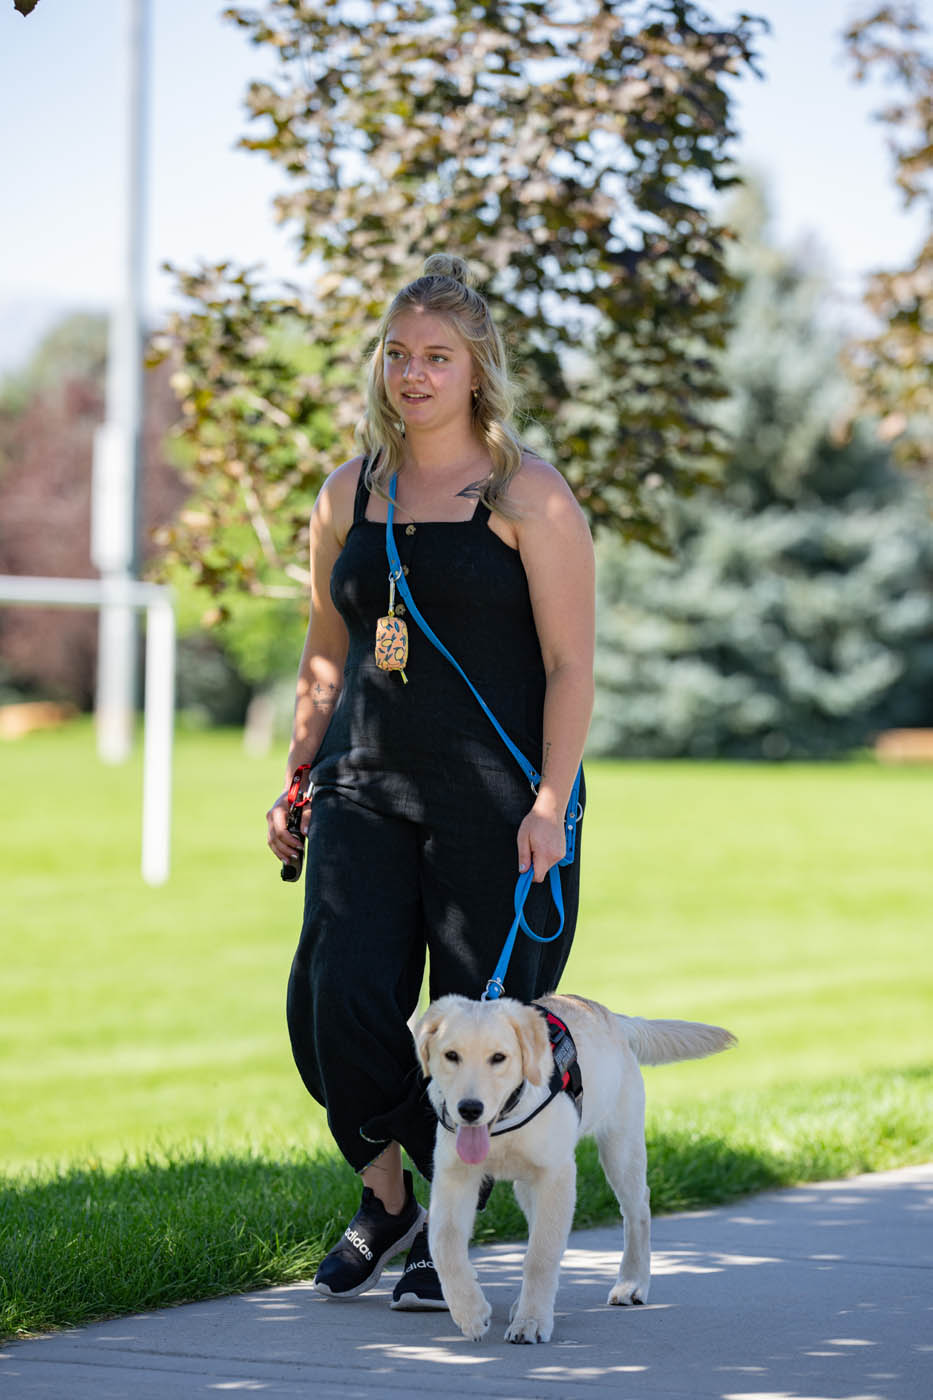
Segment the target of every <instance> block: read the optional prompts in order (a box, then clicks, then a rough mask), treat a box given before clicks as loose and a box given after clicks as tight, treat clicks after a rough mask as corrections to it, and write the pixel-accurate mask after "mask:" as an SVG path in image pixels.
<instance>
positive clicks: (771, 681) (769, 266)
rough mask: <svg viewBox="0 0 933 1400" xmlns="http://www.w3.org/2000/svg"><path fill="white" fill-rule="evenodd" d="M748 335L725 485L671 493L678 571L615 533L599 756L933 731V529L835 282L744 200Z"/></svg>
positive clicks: (797, 745) (733, 353)
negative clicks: (896, 727) (848, 352)
mask: <svg viewBox="0 0 933 1400" xmlns="http://www.w3.org/2000/svg"><path fill="white" fill-rule="evenodd" d="M733 222H734V223H735V224H736V225H738V226H741V227H744V228H745V230H746V236H745V240H744V241H743V243H742V244H741V245H740V246H739V247H738V248H737V249H736V253H735V260H734V269H733V270H734V271H735V273H736V275H737V276H738V277H739V278H740V279H741V283H742V292H741V295H740V298H739V301H738V306H737V315H736V325H735V328H734V330H733V332H732V335H731V336H730V340H729V344H728V348H727V350H726V352H725V355H724V356H723V362H722V371H723V374H724V377H725V378H726V379H727V381H728V382H729V383H730V385H731V386H732V392H731V394H730V397H729V398H728V399H727V400H725V401H724V402H723V403H722V404H721V405H720V409H719V412H720V416H721V421H722V426H723V427H724V429H725V430H726V431H728V432H729V434H730V437H731V439H732V442H733V447H732V451H731V453H730V456H729V459H728V461H727V463H726V466H725V470H724V472H723V476H722V483H721V490H720V491H719V492H718V493H704V495H703V497H702V499H701V498H700V497H696V498H693V499H686V500H677V499H673V498H672V499H671V500H670V503H669V511H670V533H671V536H672V539H673V541H674V546H675V559H673V560H665V559H663V558H660V557H659V556H658V555H657V554H651V553H650V552H649V551H647V550H646V549H644V548H642V547H641V546H638V545H634V546H626V547H624V548H623V547H619V546H618V545H617V544H615V543H614V542H612V541H604V542H603V544H602V547H601V558H600V570H599V575H598V577H599V608H598V653H597V667H596V672H597V704H596V713H595V716H594V721H593V726H592V730H591V746H592V748H593V749H594V751H596V752H600V753H623V754H634V755H659V756H668V757H670V756H691V757H695V756H708V757H714V756H715V757H745V758H768V759H778V758H789V757H816V756H824V755H827V754H833V753H839V752H844V751H846V750H849V749H852V748H855V747H857V746H859V745H860V744H863V743H865V742H866V741H867V740H868V739H869V738H870V737H871V736H872V735H873V733H874V732H876V731H877V730H878V729H880V728H883V727H887V726H888V725H890V724H924V723H927V724H928V723H930V722H931V721H933V702H931V696H933V590H931V584H933V525H931V523H930V521H929V518H928V516H927V513H926V512H925V511H924V510H922V509H918V508H917V501H916V496H917V489H916V487H914V486H912V485H911V484H910V483H909V482H908V481H907V480H906V479H905V478H904V477H903V476H902V475H901V474H900V473H899V472H897V471H896V470H895V469H894V468H893V467H892V465H891V462H890V460H889V453H888V451H887V449H886V448H885V447H883V446H882V445H880V444H879V443H878V442H877V441H876V440H875V439H874V437H873V435H872V434H871V433H870V432H869V431H868V430H867V428H866V426H865V425H864V424H857V425H856V427H855V429H854V430H853V431H852V432H851V435H850V437H849V439H848V440H847V441H844V440H841V439H840V437H839V434H838V431H837V427H838V424H839V422H840V420H841V417H842V415H843V414H844V413H845V411H846V409H847V402H846V400H847V397H848V395H849V393H850V391H849V389H848V386H847V385H846V383H845V381H844V379H843V377H842V375H841V373H840V370H839V368H838V355H839V345H838V343H837V341H836V338H835V335H834V333H832V332H829V331H827V330H826V329H825V328H823V327H822V323H821V318H820V316H819V310H820V301H821V298H822V296H823V294H824V293H823V288H822V285H821V281H820V278H819V276H818V275H817V274H815V273H813V272H811V271H809V270H808V269H806V268H803V267H800V266H797V265H795V264H794V263H793V262H791V261H790V260H789V259H788V258H787V257H786V256H785V255H783V254H782V253H780V252H779V251H778V250H777V249H775V248H774V247H773V246H771V244H770V242H769V241H768V237H767V219H766V210H765V207H764V203H763V201H762V200H761V198H760V196H756V194H755V191H754V190H751V189H750V190H749V191H748V192H747V194H746V195H745V196H744V198H743V201H742V205H741V207H736V208H735V211H734V214H733Z"/></svg>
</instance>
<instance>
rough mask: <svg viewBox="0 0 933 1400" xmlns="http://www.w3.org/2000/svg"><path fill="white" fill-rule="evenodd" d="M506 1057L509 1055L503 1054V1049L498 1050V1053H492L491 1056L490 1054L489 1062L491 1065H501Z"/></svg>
mask: <svg viewBox="0 0 933 1400" xmlns="http://www.w3.org/2000/svg"><path fill="white" fill-rule="evenodd" d="M506 1059H508V1056H507V1055H503V1053H502V1051H501V1050H497V1051H496V1053H495V1054H494V1055H490V1056H489V1063H490V1064H491V1065H501V1064H502V1062H503V1060H506Z"/></svg>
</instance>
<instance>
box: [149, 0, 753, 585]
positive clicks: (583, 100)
mask: <svg viewBox="0 0 933 1400" xmlns="http://www.w3.org/2000/svg"><path fill="white" fill-rule="evenodd" d="M227 14H228V15H229V17H230V18H231V19H232V20H233V21H234V22H235V23H236V24H238V25H240V26H241V27H242V28H243V30H244V31H245V32H246V33H247V34H248V36H249V38H250V39H251V41H252V42H253V43H255V44H257V45H260V46H265V47H267V48H271V49H273V50H274V51H275V52H276V53H277V54H278V57H279V73H278V78H277V80H276V81H274V82H268V83H255V84H253V85H252V86H251V88H250V91H249V97H248V102H249V110H250V113H251V116H252V119H253V121H254V123H255V125H256V127H257V128H259V131H258V132H257V134H255V135H250V136H249V137H248V138H245V139H244V141H243V143H242V144H243V145H244V146H246V147H247V148H248V149H251V150H254V151H258V152H261V153H264V154H265V155H266V156H268V157H269V158H270V159H271V160H273V161H274V162H276V163H277V165H278V166H279V167H280V168H281V170H282V172H283V174H284V175H285V176H286V177H287V179H288V180H289V181H290V183H291V190H290V192H287V193H285V194H283V195H282V197H281V198H280V200H279V201H278V213H279V217H280V219H281V220H284V221H288V222H291V223H293V224H294V225H295V227H296V229H297V232H298V239H299V246H300V249H301V252H302V254H303V256H304V257H305V258H307V259H308V260H309V263H310V265H311V266H312V267H313V268H314V281H313V296H312V297H311V298H310V300H308V301H304V300H303V299H302V298H301V297H300V296H299V295H298V294H297V293H295V292H294V291H290V292H289V293H288V294H287V295H286V296H284V297H282V296H277V297H273V298H269V297H268V296H267V295H266V294H265V293H264V292H263V291H262V289H261V287H260V285H259V283H258V281H257V279H256V278H255V276H254V274H253V273H252V272H251V271H244V270H237V269H231V268H230V267H229V266H227V265H223V264H222V265H218V266H216V267H214V268H204V269H201V270H200V271H199V272H197V273H195V274H189V275H188V276H186V277H184V278H183V286H184V289H185V291H186V292H187V293H188V295H189V296H190V297H191V298H192V300H193V302H194V310H193V311H192V312H191V313H190V314H189V315H188V316H186V317H179V318H176V320H175V321H174V322H173V324H172V325H171V326H170V327H169V328H168V333H167V336H166V338H165V339H164V340H163V342H162V344H161V346H160V353H162V354H166V353H169V352H173V353H174V354H175V355H176V357H177V362H178V365H179V370H178V373H179V379H178V381H177V382H178V383H179V387H180V390H181V394H182V401H183V408H184V412H185V428H184V432H185V435H186V437H187V438H188V439H189V441H190V443H191V444H192V448H193V453H194V456H193V461H192V467H191V470H192V477H193V480H194V483H195V488H196V503H197V504H196V508H195V511H194V518H193V520H192V522H191V523H189V524H186V523H185V521H184V520H182V521H181V522H180V524H179V527H178V529H177V530H176V531H175V532H174V534H173V536H172V538H171V540H170V541H168V543H169V544H170V547H171V549H172V551H173V552H174V555H175V557H176V558H178V559H181V560H183V561H185V562H187V563H190V564H192V566H193V567H194V568H195V569H196V570H198V571H199V575H200V578H201V581H202V582H203V583H204V584H205V585H206V586H207V587H209V588H211V589H212V590H213V591H214V592H215V593H216V594H217V595H218V597H221V596H222V595H224V594H225V593H226V592H227V591H228V590H230V589H235V588H240V589H243V590H245V591H248V592H253V593H262V592H266V593H268V592H269V591H270V590H272V591H273V592H274V591H276V590H281V589H282V588H283V587H288V586H289V574H294V560H295V556H296V553H297V552H298V551H299V550H301V548H302V541H301V540H300V537H299V536H300V527H299V525H298V522H297V520H296V519H294V509H293V507H294V505H296V504H299V505H302V506H303V505H304V503H305V500H306V498H307V497H308V496H309V495H313V493H314V492H315V491H316V490H317V488H318V487H319V485H320V483H321V481H322V480H323V478H324V476H325V474H326V472H327V471H328V470H329V469H330V468H331V467H332V466H333V465H334V464H335V460H339V459H340V456H341V455H350V453H351V451H352V450H353V448H352V439H351V430H352V427H353V425H354V423H355V422H356V420H357V419H358V417H359V414H360V411H361V407H362V401H361V396H360V387H361V379H362V358H363V352H364V350H365V348H366V347H367V345H368V343H370V342H371V340H372V337H373V332H374V329H375V325H376V322H377V319H378V315H379V313H380V312H381V310H382V308H383V306H384V304H385V302H386V301H387V299H388V298H389V296H390V295H391V293H392V292H393V291H394V290H395V289H396V288H397V287H398V286H399V284H400V283H402V282H403V281H405V280H407V279H408V278H410V277H413V276H416V275H417V274H418V273H419V271H420V268H421V265H422V263H423V260H424V258H425V257H426V256H427V255H428V254H429V253H431V252H433V251H436V250H439V249H445V248H453V249H456V250H458V251H460V252H462V253H465V254H466V255H467V256H468V257H469V259H470V261H471V263H472V264H473V266H474V268H475V270H476V272H477V273H478V274H479V275H480V276H481V277H482V278H483V279H484V288H485V290H486V291H487V292H488V294H489V296H490V299H491V301H492V304H493V306H494V310H495V314H496V315H497V317H498V318H499V319H500V321H501V323H502V325H503V327H504V329H505V331H506V334H507V338H508V339H509V341H510V343H511V345H512V347H513V349H514V352H515V356H516V359H517V360H518V361H519V369H520V373H521V378H522V381H523V384H524V388H525V391H526V398H527V404H528V421H527V424H526V431H527V433H528V435H529V438H530V439H531V440H532V441H535V442H536V443H537V444H538V445H539V446H540V445H541V444H542V442H543V439H542V436H541V432H540V430H539V429H538V428H537V427H536V422H537V421H539V420H540V422H542V423H543V424H545V425H546V428H547V432H548V434H549V435H550V443H549V444H548V446H547V449H546V450H547V451H548V452H549V455H550V456H551V458H552V460H554V461H555V462H556V464H557V465H558V466H559V467H560V468H561V470H562V471H563V472H564V473H565V475H566V476H567V478H568V480H569V481H570V482H571V484H572V485H573V487H574V489H575V491H576V493H577V496H578V498H579V499H580V501H581V503H582V504H583V506H584V508H585V509H586V510H587V512H588V514H589V516H590V518H591V519H592V520H593V521H594V522H597V523H603V524H605V525H607V526H609V527H610V528H612V529H616V530H619V531H621V532H623V533H624V534H625V535H626V536H627V537H629V538H639V539H646V540H651V541H652V542H654V543H655V544H658V543H660V542H661V528H660V525H661V522H660V516H659V513H658V508H657V498H658V488H659V487H660V486H662V485H664V484H666V485H667V486H669V487H670V488H671V489H673V490H675V491H683V490H687V489H689V488H691V487H692V486H693V485H695V484H696V483H697V482H698V481H699V480H702V479H703V478H704V474H705V471H706V468H707V465H708V464H709V462H711V461H714V460H715V459H716V458H717V455H718V456H721V454H722V452H723V450H724V444H723V442H722V440H721V437H720V435H718V434H717V433H716V432H715V430H714V428H713V427H712V425H711V423H710V421H709V417H708V415H707V413H706V406H707V405H709V404H711V403H713V402H714V401H715V399H716V398H717V396H719V395H721V394H722V392H723V390H722V386H721V384H720V382H719V380H718V377H717V373H716V370H715V367H714V363H713V359H712V355H711V351H712V350H713V349H714V348H716V347H717V346H721V344H722V340H723V334H724V323H725V317H726V308H727V305H728V299H729V295H730V291H731V282H730V278H729V274H728V272H727V270H726V267H725V262H724V250H725V246H726V243H727V240H728V236H729V234H728V230H727V229H725V228H723V227H721V226H720V225H719V224H717V223H716V221H715V220H714V219H713V218H712V217H711V215H710V214H709V213H708V211H707V210H706V208H705V207H704V205H703V197H704V196H705V195H706V194H707V193H709V192H710V191H720V190H722V189H724V188H726V187H728V186H729V185H730V184H731V183H732V182H733V180H734V178H735V177H734V175H733V174H732V173H731V169H730V165H729V142H730V140H731V139H732V137H733V135H734V132H733V128H732V125H731V116H730V99H729V95H728V92H727V88H726V80H727V79H728V78H729V77H730V76H735V75H741V74H744V73H745V72H747V71H748V70H754V71H757V70H755V54H754V51H753V43H754V41H755V39H756V37H757V34H758V33H759V32H760V29H761V27H762V26H763V24H764V21H758V20H755V19H753V18H751V17H749V16H746V15H742V16H740V17H739V19H738V20H737V21H736V24H735V27H734V28H732V29H724V28H720V27H717V26H716V25H715V24H714V23H713V21H712V20H711V19H710V18H709V16H708V15H706V14H705V12H704V11H703V10H702V9H701V8H699V7H698V6H696V5H694V4H691V3H687V0H659V2H658V3H649V0H579V3H575V4H574V5H573V6H570V5H566V6H564V5H556V6H555V5H554V4H545V3H544V0H522V3H519V0H447V3H426V0H397V2H396V3H369V0H360V3H357V4H353V5H349V4H311V3H308V2H307V0H271V3H269V4H268V5H266V6H265V8H264V9H263V10H261V11H258V10H250V11H247V10H243V9H231V10H229V11H227ZM283 316H286V317H290V318H291V324H292V325H293V326H294V325H303V326H304V327H305V334H306V337H307V340H308V342H310V343H313V344H314V346H315V348H316V351H317V353H318V357H319V358H318V361H317V363H315V364H314V365H313V366H310V367H307V366H306V367H304V368H303V369H302V368H301V367H300V366H298V365H296V362H295V358H294V356H293V355H292V356H283V355H282V353H281V347H280V346H278V345H277V344H276V340H275V336H276V333H277V327H278V326H279V325H280V323H281V318H282V317H283ZM270 463H271V471H269V472H267V464H270ZM283 513H284V515H283ZM199 522H200V523H199ZM224 536H226V539H227V541H228V543H232V542H233V541H234V540H236V542H237V549H235V550H234V549H230V548H226V547H223V546H221V547H220V548H219V549H218V547H217V545H216V543H214V544H213V545H211V544H210V542H211V541H213V542H216V540H217V539H218V538H223V537H224ZM246 537H249V538H250V539H251V541H252V546H253V547H252V548H251V549H250V548H247V547H246V545H245V543H244V542H245V539H246ZM205 555H206V564H205V565H204V566H202V565H201V564H199V563H198V560H199V559H200V558H202V557H204V556H205ZM244 556H247V557H244Z"/></svg>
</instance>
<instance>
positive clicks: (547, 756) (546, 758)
mask: <svg viewBox="0 0 933 1400" xmlns="http://www.w3.org/2000/svg"><path fill="white" fill-rule="evenodd" d="M550 757H551V742H550V740H548V742H547V743H546V744H545V746H544V757H543V758H542V760H541V776H542V778H543V777H544V776H545V774H546V773H547V766H548V761H549V759H550Z"/></svg>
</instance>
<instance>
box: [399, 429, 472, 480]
mask: <svg viewBox="0 0 933 1400" xmlns="http://www.w3.org/2000/svg"><path fill="white" fill-rule="evenodd" d="M465 469H477V471H478V472H479V474H481V475H483V476H485V475H486V474H487V473H488V470H489V454H488V452H487V451H486V449H485V447H484V446H483V444H482V443H481V442H480V441H479V439H478V438H477V437H476V436H475V435H474V433H473V432H472V430H471V429H467V430H466V431H464V430H463V429H461V428H460V427H456V428H455V427H451V428H448V429H441V430H436V431H434V432H430V433H420V434H419V433H418V432H417V431H415V432H411V431H409V432H408V433H407V434H406V437H405V461H404V465H403V471H404V473H405V475H406V476H407V477H408V478H409V480H410V481H412V482H415V481H417V482H418V483H423V484H424V485H430V484H431V483H432V482H434V483H437V482H438V480H439V478H442V477H443V478H446V479H451V478H457V477H459V476H461V475H462V474H463V472H464V470H465Z"/></svg>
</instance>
